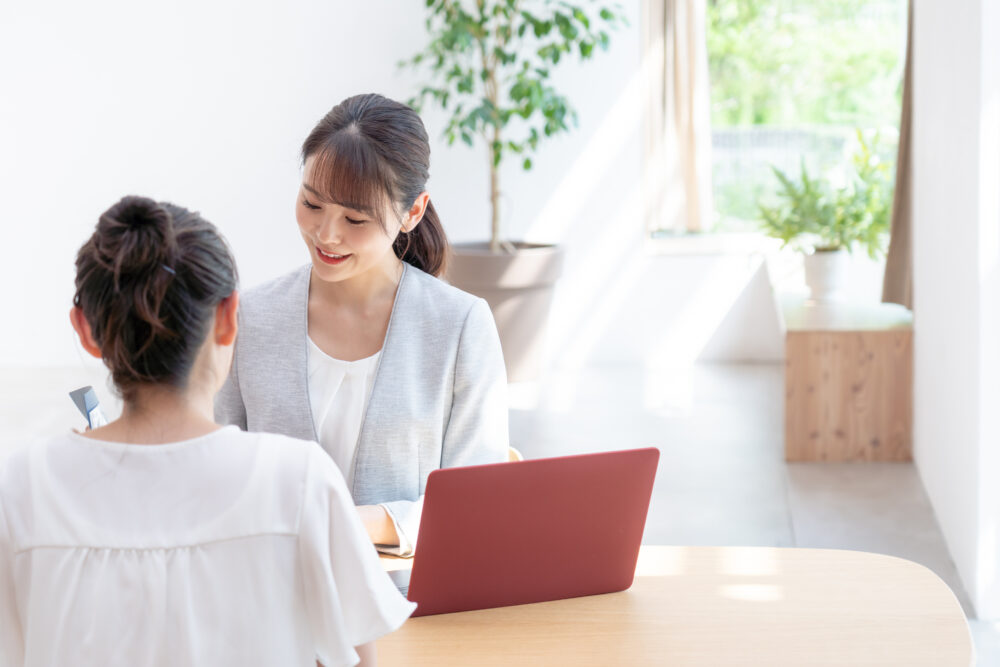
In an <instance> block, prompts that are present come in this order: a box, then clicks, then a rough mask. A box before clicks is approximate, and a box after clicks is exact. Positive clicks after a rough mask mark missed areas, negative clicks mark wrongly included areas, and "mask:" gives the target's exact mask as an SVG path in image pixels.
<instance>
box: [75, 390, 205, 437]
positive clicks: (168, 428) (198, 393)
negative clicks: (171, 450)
mask: <svg viewBox="0 0 1000 667" xmlns="http://www.w3.org/2000/svg"><path fill="white" fill-rule="evenodd" d="M218 428H219V427H218V425H217V424H216V423H215V421H214V406H213V397H212V395H211V394H209V393H207V392H205V391H202V390H200V388H190V389H188V390H177V389H174V388H172V387H162V386H150V387H141V388H139V389H137V390H136V392H135V394H134V395H133V396H132V397H130V399H129V400H127V401H126V402H125V405H124V407H123V409H122V415H121V417H119V418H118V419H116V420H115V421H113V422H111V423H110V424H108V425H107V426H103V427H101V428H99V429H95V430H93V431H89V432H88V435H90V436H91V437H94V438H96V439H98V440H111V441H115V442H127V443H133V444H141V445H144V444H163V443H169V442H177V441H180V440H189V439H191V438H196V437H198V436H201V435H205V434H207V433H211V432H212V431H215V430H217V429H218Z"/></svg>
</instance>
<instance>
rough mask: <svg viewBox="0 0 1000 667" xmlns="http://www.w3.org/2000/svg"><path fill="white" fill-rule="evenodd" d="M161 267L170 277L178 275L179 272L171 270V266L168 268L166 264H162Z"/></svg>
mask: <svg viewBox="0 0 1000 667" xmlns="http://www.w3.org/2000/svg"><path fill="white" fill-rule="evenodd" d="M160 266H162V267H163V270H164V271H166V272H167V273H169V274H170V275H172V276H176V275H177V272H176V271H174V270H173V269H171V268H170V267H169V266H167V265H166V264H160Z"/></svg>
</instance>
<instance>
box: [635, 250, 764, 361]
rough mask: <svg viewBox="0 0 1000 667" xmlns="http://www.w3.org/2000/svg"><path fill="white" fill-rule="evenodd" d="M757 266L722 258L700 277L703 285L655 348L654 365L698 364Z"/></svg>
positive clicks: (674, 319) (693, 292) (700, 282)
mask: <svg viewBox="0 0 1000 667" xmlns="http://www.w3.org/2000/svg"><path fill="white" fill-rule="evenodd" d="M759 261H760V260H759V259H758V260H757V263H758V264H759ZM756 268H757V267H756V266H755V265H753V264H752V263H747V264H744V263H742V262H737V263H732V262H722V261H720V262H717V263H716V264H715V265H714V266H713V267H712V268H711V270H710V271H709V272H708V274H707V275H705V276H699V277H698V280H699V284H698V285H696V286H694V290H693V291H692V292H691V294H690V295H689V296H688V298H687V301H686V303H685V304H684V305H683V306H682V309H681V311H680V312H678V313H677V315H676V316H675V317H674V318H673V322H672V325H671V326H670V328H669V329H668V330H666V331H665V332H664V333H663V335H662V337H661V338H660V340H659V342H658V343H657V344H656V345H655V346H654V348H653V350H652V351H651V355H650V359H649V364H650V366H652V367H654V368H664V367H671V366H678V365H690V364H692V363H694V361H695V360H696V359H697V358H698V354H699V353H700V352H701V350H702V348H704V346H705V343H706V342H707V341H708V340H709V338H711V336H712V334H713V333H714V332H715V331H716V329H718V327H719V323H720V322H722V319H723V318H724V317H725V316H726V313H728V312H729V309H730V308H731V307H732V305H733V302H734V301H735V300H736V297H737V296H739V294H740V292H741V291H742V289H743V287H744V286H745V285H746V283H747V281H748V280H749V278H750V276H752V275H753V271H755V270H756Z"/></svg>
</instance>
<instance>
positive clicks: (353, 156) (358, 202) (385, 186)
mask: <svg viewBox="0 0 1000 667" xmlns="http://www.w3.org/2000/svg"><path fill="white" fill-rule="evenodd" d="M310 180H311V181H312V182H311V183H308V185H309V186H310V187H311V188H313V189H314V190H315V191H316V192H318V193H319V195H320V196H321V197H322V198H323V199H325V200H326V201H328V202H331V203H334V204H338V205H340V206H343V207H345V208H350V209H354V210H356V211H361V212H362V213H365V214H367V215H369V216H371V217H373V218H375V219H376V220H378V221H379V222H383V220H382V214H383V212H384V211H385V207H386V206H387V205H390V204H391V203H392V197H391V181H390V178H389V172H388V170H387V169H386V168H385V165H384V164H383V161H382V160H381V159H380V158H379V156H378V154H376V152H375V151H374V150H373V149H372V147H371V145H369V144H368V142H366V141H364V139H363V138H362V137H361V135H360V134H359V133H358V132H356V131H354V132H352V131H351V130H350V129H347V130H341V131H340V132H336V133H334V134H333V135H332V136H330V138H329V139H328V140H327V141H326V142H325V143H324V145H323V146H322V147H320V149H319V150H318V151H316V153H315V155H314V157H313V164H312V173H311V174H310Z"/></svg>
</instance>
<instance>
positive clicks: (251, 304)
mask: <svg viewBox="0 0 1000 667" xmlns="http://www.w3.org/2000/svg"><path fill="white" fill-rule="evenodd" d="M310 273H311V265H307V266H305V267H303V268H301V269H297V270H296V271H293V272H292V273H289V274H287V275H285V276H282V277H280V278H277V279H275V280H272V281H270V282H268V283H265V284H263V285H261V286H259V287H255V288H253V289H251V290H247V292H246V293H244V294H243V295H242V298H241V302H240V332H239V336H238V338H237V340H236V350H235V353H234V357H233V365H232V369H231V370H230V372H229V378H228V380H227V381H226V384H225V386H224V387H223V388H222V391H220V392H219V394H218V395H217V396H216V399H215V418H216V421H218V422H219V423H222V424H236V425H237V426H239V427H240V428H242V429H244V430H249V431H268V432H272V433H282V434H284V435H289V436H292V437H295V438H300V439H304V440H314V441H315V440H318V437H317V435H316V430H315V427H314V423H313V417H312V408H311V407H310V402H309V382H308V377H307V366H306V364H307V356H306V355H307V344H308V341H307V336H308V333H307V331H308V329H307V326H308V324H307V317H308V307H307V305H308V296H309V276H310ZM507 447H508V432H507V379H506V373H505V371H504V362H503V353H502V352H501V350H500V339H499V337H498V335H497V329H496V324H495V323H494V321H493V315H492V313H491V312H490V309H489V306H487V304H486V302H485V301H484V300H482V299H479V298H477V297H474V296H472V295H471V294H467V293H465V292H462V291H461V290H459V289H456V288H454V287H451V286H450V285H448V284H446V283H444V282H442V281H440V280H438V279H437V278H434V277H433V276H430V275H428V274H426V273H424V272H423V271H421V270H419V269H416V268H414V267H412V266H410V265H408V264H404V270H403V275H402V278H401V279H400V282H399V287H398V289H397V291H396V301H395V304H394V305H393V309H392V314H391V315H390V317H389V327H388V330H387V331H386V335H385V340H384V341H383V344H382V354H381V358H380V360H379V364H378V367H377V369H376V371H375V380H374V384H373V385H372V393H371V397H370V399H369V402H368V408H367V411H366V413H365V417H364V420H363V421H362V424H361V432H360V434H359V435H358V446H357V450H356V454H355V457H354V484H353V488H352V489H351V494H352V496H353V497H354V502H355V503H357V504H358V505H371V504H377V503H383V504H385V506H386V508H387V509H388V511H389V514H390V515H391V516H392V518H393V520H394V521H395V522H396V524H397V526H398V527H399V529H400V530H401V531H402V532H403V538H404V539H403V541H404V542H409V543H410V545H411V546H412V545H415V544H416V537H417V528H418V526H419V525H420V511H421V508H422V504H423V493H424V487H425V486H426V484H427V476H428V475H429V474H430V472H431V471H432V470H435V469H437V468H448V467H451V466H463V465H474V464H479V463H494V462H500V461H505V460H506V459H507ZM404 555H408V554H404Z"/></svg>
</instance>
